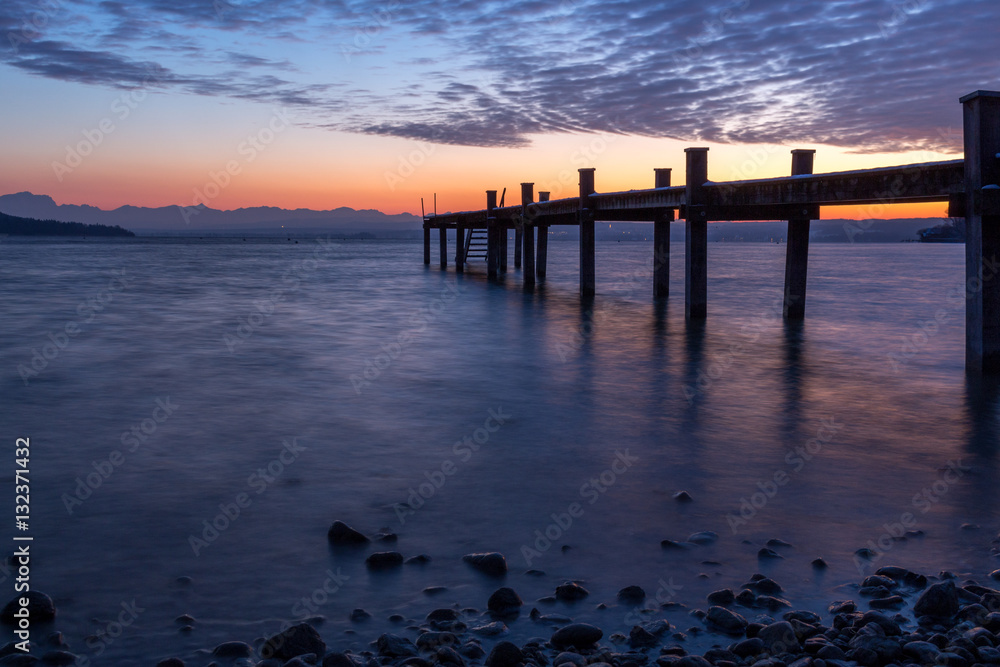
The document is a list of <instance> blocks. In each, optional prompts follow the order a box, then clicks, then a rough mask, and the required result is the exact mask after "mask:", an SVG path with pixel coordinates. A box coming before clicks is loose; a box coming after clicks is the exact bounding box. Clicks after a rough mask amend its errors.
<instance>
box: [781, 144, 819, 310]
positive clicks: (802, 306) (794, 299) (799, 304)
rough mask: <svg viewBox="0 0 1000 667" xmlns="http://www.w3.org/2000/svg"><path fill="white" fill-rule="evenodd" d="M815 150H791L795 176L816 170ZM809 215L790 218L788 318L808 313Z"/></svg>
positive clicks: (784, 303)
mask: <svg viewBox="0 0 1000 667" xmlns="http://www.w3.org/2000/svg"><path fill="white" fill-rule="evenodd" d="M815 154H816V151H814V150H794V151H792V176H802V175H803V174H811V173H813V156H814V155H815ZM809 223H810V220H809V218H805V217H803V218H792V219H790V220H789V221H788V235H787V237H786V242H785V298H784V300H783V301H782V304H783V305H782V309H781V311H782V314H783V315H784V317H785V319H786V320H801V319H803V318H804V317H805V316H806V273H807V268H808V265H809Z"/></svg>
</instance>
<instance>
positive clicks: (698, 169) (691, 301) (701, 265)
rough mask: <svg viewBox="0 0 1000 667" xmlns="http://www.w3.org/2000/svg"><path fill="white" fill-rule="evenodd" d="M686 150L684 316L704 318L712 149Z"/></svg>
mask: <svg viewBox="0 0 1000 667" xmlns="http://www.w3.org/2000/svg"><path fill="white" fill-rule="evenodd" d="M684 153H685V154H686V159H687V170H686V171H687V176H686V181H687V182H686V184H685V207H684V221H685V222H684V316H685V317H686V318H688V319H691V320H701V319H705V317H707V314H708V211H707V208H706V204H707V200H708V197H707V193H706V191H705V181H707V180H708V149H707V148H685V149H684Z"/></svg>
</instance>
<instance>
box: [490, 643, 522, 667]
mask: <svg viewBox="0 0 1000 667" xmlns="http://www.w3.org/2000/svg"><path fill="white" fill-rule="evenodd" d="M523 664H524V654H523V653H521V649H519V648H518V647H517V644H514V643H512V642H500V643H499V644H497V645H496V646H494V647H493V650H492V651H490V655H489V657H487V658H486V667H520V665H523Z"/></svg>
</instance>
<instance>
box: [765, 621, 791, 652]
mask: <svg viewBox="0 0 1000 667" xmlns="http://www.w3.org/2000/svg"><path fill="white" fill-rule="evenodd" d="M757 638H758V639H760V640H761V641H762V642H764V648H766V649H767V651H768V653H770V654H771V655H777V654H778V653H794V652H796V651H798V650H799V640H798V637H796V636H795V629H794V628H793V627H792V624H791V623H789V622H788V621H779V622H777V623H772V624H771V625H766V626H764V627H763V628H761V629H760V631H759V632H758V633H757Z"/></svg>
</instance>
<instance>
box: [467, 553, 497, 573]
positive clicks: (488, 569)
mask: <svg viewBox="0 0 1000 667" xmlns="http://www.w3.org/2000/svg"><path fill="white" fill-rule="evenodd" d="M462 560H463V561H465V562H466V563H468V564H469V565H471V566H472V567H474V568H475V569H477V570H479V571H480V572H482V573H483V574H488V575H490V576H491V577H502V576H504V575H505V574H507V559H506V558H504V557H503V554H501V553H497V552H495V551H494V552H490V553H480V554H466V555H465V556H462Z"/></svg>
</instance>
